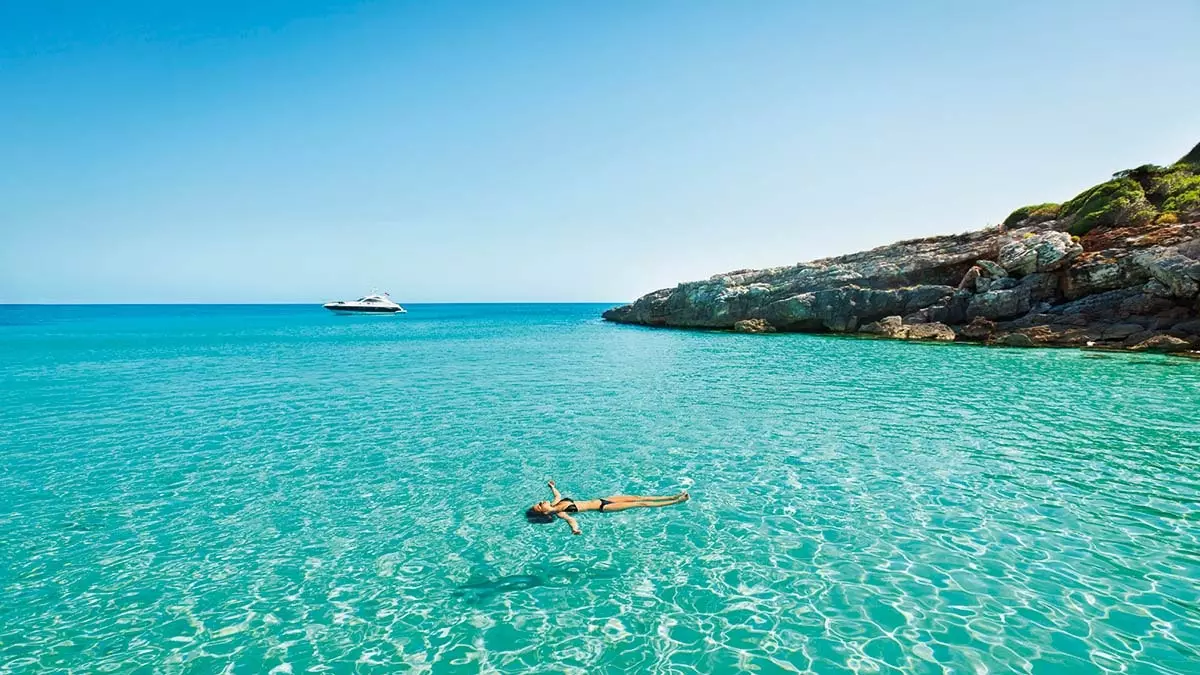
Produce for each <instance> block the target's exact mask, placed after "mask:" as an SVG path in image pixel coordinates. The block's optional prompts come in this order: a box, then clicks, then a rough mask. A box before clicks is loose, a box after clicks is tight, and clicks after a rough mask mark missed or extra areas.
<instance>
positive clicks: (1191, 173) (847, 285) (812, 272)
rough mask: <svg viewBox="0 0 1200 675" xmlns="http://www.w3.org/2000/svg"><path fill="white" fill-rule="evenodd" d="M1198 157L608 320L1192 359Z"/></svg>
mask: <svg viewBox="0 0 1200 675" xmlns="http://www.w3.org/2000/svg"><path fill="white" fill-rule="evenodd" d="M1198 151H1200V146H1197V150H1193V151H1192V153H1189V155H1188V156H1187V157H1185V158H1184V160H1181V161H1180V162H1179V163H1176V164H1175V165H1173V166H1172V167H1154V166H1152V165H1147V166H1145V167H1139V168H1138V169H1134V170H1130V171H1128V172H1121V173H1119V174H1116V176H1115V177H1114V180H1113V181H1110V182H1109V183H1105V184H1102V185H1100V186H1097V187H1096V188H1092V190H1090V191H1087V192H1085V193H1083V194H1082V195H1080V196H1079V197H1076V198H1075V199H1074V200H1071V201H1070V202H1067V203H1066V204H1064V205H1062V206H1061V207H1060V206H1059V205H1056V204H1048V205H1038V206H1036V207H1026V208H1024V209H1018V211H1017V212H1014V214H1013V215H1012V216H1010V217H1009V219H1008V220H1007V221H1006V224H1005V225H1000V226H996V227H993V228H987V229H984V230H979V231H975V232H967V233H965V234H959V235H950V236H940V237H929V238H925V239H914V240H909V241H902V242H899V243H896V244H892V245H890V246H883V247H880V248H876V249H872V250H870V251H865V252H861V253H854V254H850V255H844V256H838V257H834V258H825V259H821V260H814V261H812V262H808V263H801V264H798V265H794V266H790V267H778V268H771V269H763V270H739V271H735V272H730V273H727V274H719V275H716V276H714V277H712V278H710V279H707V280H704V281H694V282H687V283H682V284H679V285H678V286H676V287H675V288H669V289H663V290H659V291H655V292H653V293H650V294H648V295H645V296H643V297H641V298H639V299H638V300H637V301H635V302H634V303H632V304H630V305H624V306H621V307H616V308H613V309H610V310H608V311H606V312H604V314H603V316H604V318H605V319H607V320H608V321H613V322H617V323H628V324H639V325H645V326H664V327H676V328H703V329H723V330H734V331H739V332H751V333H768V332H811V333H864V334H870V335H876V336H880V337H886V338H895V339H907V340H937V341H947V342H950V341H960V342H962V341H965V342H977V343H984V344H998V345H1007V346H1018V347H1037V346H1055V347H1085V346H1088V347H1093V348H1113V349H1129V350H1134V351H1152V352H1167V353H1185V352H1195V351H1197V350H1200V208H1196V204H1195V200H1194V199H1193V201H1186V199H1190V198H1191V197H1190V195H1191V193H1186V192H1184V193H1181V192H1180V190H1187V189H1192V188H1191V187H1190V186H1191V185H1194V184H1198V181H1200V164H1198V165H1193V164H1189V163H1187V162H1188V161H1189V158H1194V157H1196V156H1197V152H1198ZM1139 172H1140V173H1139ZM1166 181H1173V182H1171V183H1169V185H1168V187H1167V188H1163V187H1162V185H1163V184H1164V183H1165V182H1166ZM1189 181H1190V182H1189ZM1113 185H1116V187H1113ZM1130 185H1132V186H1134V187H1136V188H1137V189H1138V193H1137V194H1133V188H1131V187H1130ZM1180 185H1182V186H1183V187H1182V188H1180V187H1178V186H1180ZM1171 189H1175V190H1176V192H1174V193H1172V192H1170V190H1171ZM1131 194H1133V196H1132V197H1131V196H1130V195H1131ZM1179 194H1183V195H1184V198H1183V199H1181V198H1180V197H1179V196H1178V195H1179ZM1138 195H1140V196H1138ZM1106 200H1107V201H1106ZM1172 200H1174V201H1172ZM1163 204H1165V205H1167V206H1173V205H1177V204H1183V205H1184V206H1185V207H1188V208H1187V209H1186V210H1184V211H1183V212H1176V211H1164V210H1162V206H1163ZM1192 355H1194V354H1192Z"/></svg>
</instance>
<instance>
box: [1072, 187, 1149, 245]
mask: <svg viewBox="0 0 1200 675" xmlns="http://www.w3.org/2000/svg"><path fill="white" fill-rule="evenodd" d="M1059 213H1060V215H1061V217H1062V218H1063V219H1065V220H1066V221H1067V222H1068V227H1067V231H1068V232H1070V233H1071V234H1077V235H1081V236H1082V235H1084V234H1087V233H1088V232H1091V231H1092V230H1093V229H1095V228H1097V227H1101V226H1104V225H1118V224H1119V225H1144V224H1146V223H1149V222H1150V221H1152V220H1154V217H1155V216H1156V215H1158V212H1157V211H1156V210H1155V208H1154V206H1153V205H1151V204H1150V202H1149V200H1147V199H1146V192H1145V191H1144V190H1143V189H1142V186H1141V184H1140V183H1138V181H1136V180H1134V179H1133V178H1116V179H1113V180H1110V181H1108V182H1107V183H1101V184H1099V185H1097V186H1095V187H1093V188H1090V189H1088V190H1084V191H1083V192H1082V193H1081V194H1079V195H1077V196H1076V197H1075V198H1074V199H1072V200H1071V201H1069V202H1067V203H1065V204H1063V205H1062V209H1061V210H1060V211H1059Z"/></svg>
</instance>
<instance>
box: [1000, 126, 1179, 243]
mask: <svg viewBox="0 0 1200 675" xmlns="http://www.w3.org/2000/svg"><path fill="white" fill-rule="evenodd" d="M1198 213H1200V144H1198V145H1197V146H1196V147H1195V148H1193V149H1192V150H1191V152H1189V153H1188V154H1186V155H1184V156H1183V158H1182V159H1180V160H1179V161H1178V162H1176V163H1174V164H1172V165H1171V166H1158V165H1156V164H1143V165H1142V166H1139V167H1136V168H1133V169H1126V170H1124V171H1118V172H1117V173H1115V174H1113V177H1112V179H1111V180H1108V181H1105V182H1103V183H1100V184H1099V185H1095V186H1092V187H1090V188H1088V189H1086V190H1084V191H1083V192H1081V193H1079V194H1078V195H1076V196H1075V197H1073V198H1071V199H1070V200H1068V201H1067V202H1065V203H1063V204H1062V205H1061V206H1060V205H1058V204H1034V205H1030V206H1022V207H1021V208H1019V209H1017V210H1015V211H1013V212H1012V213H1011V214H1009V216H1008V217H1007V218H1005V219H1004V226H1005V227H1006V228H1013V227H1021V226H1030V225H1037V224H1040V223H1045V222H1049V221H1051V220H1061V221H1062V222H1063V229H1065V230H1066V231H1067V232H1070V233H1071V234H1074V235H1079V236H1083V235H1085V234H1087V233H1088V232H1091V231H1092V230H1094V229H1096V228H1097V227H1128V226H1135V227H1136V226H1140V225H1146V224H1148V223H1160V224H1161V223H1170V222H1179V221H1180V219H1181V218H1187V217H1190V216H1193V215H1197V214H1198Z"/></svg>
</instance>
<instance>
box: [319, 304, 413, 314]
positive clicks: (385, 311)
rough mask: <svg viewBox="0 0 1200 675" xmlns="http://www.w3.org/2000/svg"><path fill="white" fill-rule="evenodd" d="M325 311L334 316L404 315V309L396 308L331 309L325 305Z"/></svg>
mask: <svg viewBox="0 0 1200 675" xmlns="http://www.w3.org/2000/svg"><path fill="white" fill-rule="evenodd" d="M325 309H327V310H329V311H331V312H333V313H334V314H375V315H388V314H404V309H402V308H401V309H397V308H394V307H330V306H329V305H325Z"/></svg>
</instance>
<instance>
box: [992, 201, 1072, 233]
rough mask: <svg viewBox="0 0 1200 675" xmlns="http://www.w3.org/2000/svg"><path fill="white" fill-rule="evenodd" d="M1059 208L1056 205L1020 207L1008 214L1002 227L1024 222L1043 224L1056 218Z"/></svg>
mask: <svg viewBox="0 0 1200 675" xmlns="http://www.w3.org/2000/svg"><path fill="white" fill-rule="evenodd" d="M1059 208H1060V207H1059V205H1058V204H1053V203H1047V204H1030V205H1029V206H1022V207H1021V208H1019V209H1017V210H1016V211H1013V212H1012V213H1010V214H1008V217H1007V218H1005V219H1004V226H1005V227H1012V226H1014V225H1016V224H1017V223H1020V222H1022V221H1025V220H1030V221H1032V222H1033V223H1044V222H1046V221H1047V220H1054V219H1055V218H1057V217H1058V210H1059Z"/></svg>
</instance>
